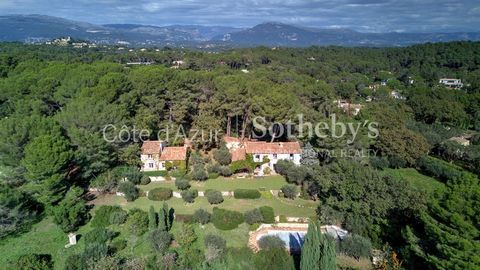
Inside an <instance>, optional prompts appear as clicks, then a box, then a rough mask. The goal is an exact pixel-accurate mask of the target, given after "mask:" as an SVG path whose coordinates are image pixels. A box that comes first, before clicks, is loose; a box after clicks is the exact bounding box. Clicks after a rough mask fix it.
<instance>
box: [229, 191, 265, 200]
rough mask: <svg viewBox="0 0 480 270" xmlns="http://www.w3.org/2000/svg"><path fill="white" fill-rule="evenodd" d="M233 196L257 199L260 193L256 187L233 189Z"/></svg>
mask: <svg viewBox="0 0 480 270" xmlns="http://www.w3.org/2000/svg"><path fill="white" fill-rule="evenodd" d="M233 196H234V197H235V199H259V198H260V197H261V196H262V194H260V191H258V190H256V189H235V190H234V192H233Z"/></svg>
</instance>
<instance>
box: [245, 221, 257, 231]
mask: <svg viewBox="0 0 480 270" xmlns="http://www.w3.org/2000/svg"><path fill="white" fill-rule="evenodd" d="M259 227H260V224H259V223H253V224H251V225H250V226H249V227H248V229H249V230H250V231H255V230H257V229H258V228H259Z"/></svg>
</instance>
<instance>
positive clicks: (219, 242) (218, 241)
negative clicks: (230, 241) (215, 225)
mask: <svg viewBox="0 0 480 270" xmlns="http://www.w3.org/2000/svg"><path fill="white" fill-rule="evenodd" d="M204 244H205V247H215V248H216V249H219V250H221V251H225V250H226V249H227V241H225V239H223V238H222V237H221V236H218V235H215V234H207V235H205V240H204Z"/></svg>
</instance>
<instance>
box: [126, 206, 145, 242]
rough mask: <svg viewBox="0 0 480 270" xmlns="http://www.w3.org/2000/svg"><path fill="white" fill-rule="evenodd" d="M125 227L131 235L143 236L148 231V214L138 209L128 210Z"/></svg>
mask: <svg viewBox="0 0 480 270" xmlns="http://www.w3.org/2000/svg"><path fill="white" fill-rule="evenodd" d="M126 225H127V228H128V229H129V230H130V232H131V233H132V234H133V235H136V236H140V235H143V234H144V233H145V232H146V231H147V230H148V213H147V212H145V211H142V210H140V209H132V210H130V213H129V214H128V218H127V223H126Z"/></svg>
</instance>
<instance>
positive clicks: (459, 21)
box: [0, 0, 480, 32]
mask: <svg viewBox="0 0 480 270" xmlns="http://www.w3.org/2000/svg"><path fill="white" fill-rule="evenodd" d="M0 14H1V15H6V14H44V15H51V16H58V17H62V18H67V19H73V20H78V21H86V22H90V23H95V24H107V23H140V24H152V25H170V24H202V25H227V26H241V27H250V26H253V25H255V24H258V23H262V22H266V21H277V22H283V23H289V24H295V25H302V26H312V27H329V28H334V27H336V28H340V27H341V28H350V29H354V30H357V31H361V32H389V31H399V32H454V31H480V1H479V0H466V1H457V0H416V1H415V0H396V1H394V0H337V1H326V0H310V1H306V0H283V1H281V0H236V1H235V0H233V1H232V0H203V1H196V0H165V1H153V0H139V1H128V0H94V1H91V0H69V1H60V0H0Z"/></svg>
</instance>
